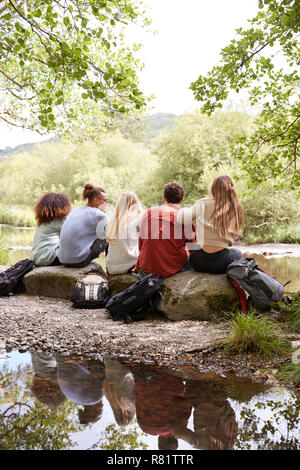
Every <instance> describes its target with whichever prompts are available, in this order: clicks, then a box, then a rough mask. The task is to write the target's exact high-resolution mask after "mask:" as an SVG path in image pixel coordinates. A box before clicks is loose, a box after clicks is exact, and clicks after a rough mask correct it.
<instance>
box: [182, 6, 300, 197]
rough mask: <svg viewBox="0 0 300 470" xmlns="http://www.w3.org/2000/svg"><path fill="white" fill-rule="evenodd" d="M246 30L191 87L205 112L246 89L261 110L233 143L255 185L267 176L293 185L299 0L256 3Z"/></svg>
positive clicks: (299, 133) (299, 81)
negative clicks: (250, 127)
mask: <svg viewBox="0 0 300 470" xmlns="http://www.w3.org/2000/svg"><path fill="white" fill-rule="evenodd" d="M258 7H259V11H258V13H257V15H256V16H255V17H254V18H253V19H252V20H249V23H250V26H249V28H245V29H242V28H239V29H237V35H238V36H237V39H233V40H232V41H231V42H230V44H229V46H228V47H225V48H224V49H222V51H221V61H220V65H218V66H215V67H213V68H212V70H211V71H210V72H209V73H208V74H207V75H206V76H202V75H201V76H199V78H198V79H197V80H196V81H195V82H193V83H192V84H191V89H192V90H193V92H194V96H195V98H196V100H199V101H201V102H202V103H203V106H202V111H203V112H205V113H208V114H211V113H212V112H214V111H215V110H216V109H217V108H219V107H222V105H223V103H222V101H224V100H226V98H227V97H228V93H229V91H230V90H234V91H236V92H239V91H240V90H241V89H245V88H246V89H249V99H250V103H251V104H252V105H255V106H257V105H259V106H260V107H261V109H260V113H259V116H258V118H257V119H256V129H255V131H254V132H253V133H252V134H251V135H250V136H249V137H243V138H241V139H239V140H238V143H237V145H235V153H236V154H237V156H238V157H239V158H240V159H241V160H242V163H243V167H244V169H245V170H246V171H247V172H248V174H249V177H250V180H251V181H252V183H254V184H255V185H257V184H259V183H262V182H263V181H265V180H266V179H268V178H276V180H277V181H278V184H281V185H282V184H283V185H285V186H290V187H291V188H296V187H299V183H300V170H299V137H300V103H299V87H300V75H299V42H298V36H299V31H300V2H299V0H280V1H278V0H259V3H258Z"/></svg>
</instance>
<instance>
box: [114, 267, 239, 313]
mask: <svg viewBox="0 0 300 470" xmlns="http://www.w3.org/2000/svg"><path fill="white" fill-rule="evenodd" d="M136 280H138V278H137V277H136V276H134V275H132V274H123V275H118V276H113V277H112V278H111V280H110V281H109V290H110V294H111V295H115V294H118V293H119V292H121V291H122V290H124V289H126V288H127V287H129V286H130V285H132V284H133V283H134V282H136ZM161 293H162V299H161V301H160V302H159V304H158V307H157V310H158V311H159V312H161V313H162V314H163V315H164V316H165V317H167V318H168V319H169V320H174V321H176V320H203V321H207V320H211V319H212V317H213V316H214V315H220V314H222V311H226V310H227V311H228V309H230V308H232V307H234V306H236V305H237V304H238V302H239V298H238V295H237V293H236V291H235V289H234V288H233V287H232V286H231V284H229V282H228V281H227V276H226V274H218V275H215V274H207V273H197V272H194V271H186V272H181V273H178V274H175V275H174V276H171V277H169V278H167V279H165V280H164V284H163V287H162V288H161Z"/></svg>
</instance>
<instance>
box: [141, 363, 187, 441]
mask: <svg viewBox="0 0 300 470" xmlns="http://www.w3.org/2000/svg"><path fill="white" fill-rule="evenodd" d="M143 375H144V374H143ZM144 377H145V378H143V377H141V375H140V373H134V379H135V387H136V417H137V421H138V424H139V426H140V428H141V429H142V430H143V431H144V432H146V433H147V434H152V435H154V436H157V435H158V436H159V437H158V447H159V449H160V450H163V449H165V450H175V449H177V447H178V440H177V438H176V435H175V430H176V432H177V431H181V430H182V431H184V430H185V429H186V426H187V423H188V419H189V416H190V414H191V410H192V403H191V401H190V399H189V398H188V397H187V396H186V387H185V384H184V381H183V380H182V379H180V378H178V377H174V376H172V375H162V376H160V375H158V374H157V372H154V376H152V377H151V375H150V377H149V378H147V376H145V375H144Z"/></svg>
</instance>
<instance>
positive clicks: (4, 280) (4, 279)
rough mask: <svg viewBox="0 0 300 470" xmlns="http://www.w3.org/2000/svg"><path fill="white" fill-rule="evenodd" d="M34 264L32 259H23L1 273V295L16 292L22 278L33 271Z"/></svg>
mask: <svg viewBox="0 0 300 470" xmlns="http://www.w3.org/2000/svg"><path fill="white" fill-rule="evenodd" d="M33 266H34V264H33V262H32V261H31V260H30V259H23V260H22V261H18V263H16V264H14V265H13V266H11V267H10V268H8V269H6V270H5V271H3V272H2V273H0V296H4V295H9V294H12V293H13V292H15V291H16V289H17V288H18V286H19V284H20V281H21V280H22V278H23V277H24V276H25V274H27V273H28V272H29V271H31V269H32V268H33Z"/></svg>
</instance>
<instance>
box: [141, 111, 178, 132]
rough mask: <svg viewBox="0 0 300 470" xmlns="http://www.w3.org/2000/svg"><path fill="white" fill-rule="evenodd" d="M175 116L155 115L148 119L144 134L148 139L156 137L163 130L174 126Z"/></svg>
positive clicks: (166, 114) (169, 114) (167, 114)
mask: <svg viewBox="0 0 300 470" xmlns="http://www.w3.org/2000/svg"><path fill="white" fill-rule="evenodd" d="M176 117H177V116H176V114H171V113H156V114H153V115H152V116H150V118H149V119H148V125H147V127H146V133H147V135H148V137H149V138H154V137H156V136H157V135H158V134H159V133H160V132H161V131H162V130H163V129H166V128H169V129H171V128H172V127H173V124H174V119H175V118H176Z"/></svg>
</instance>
